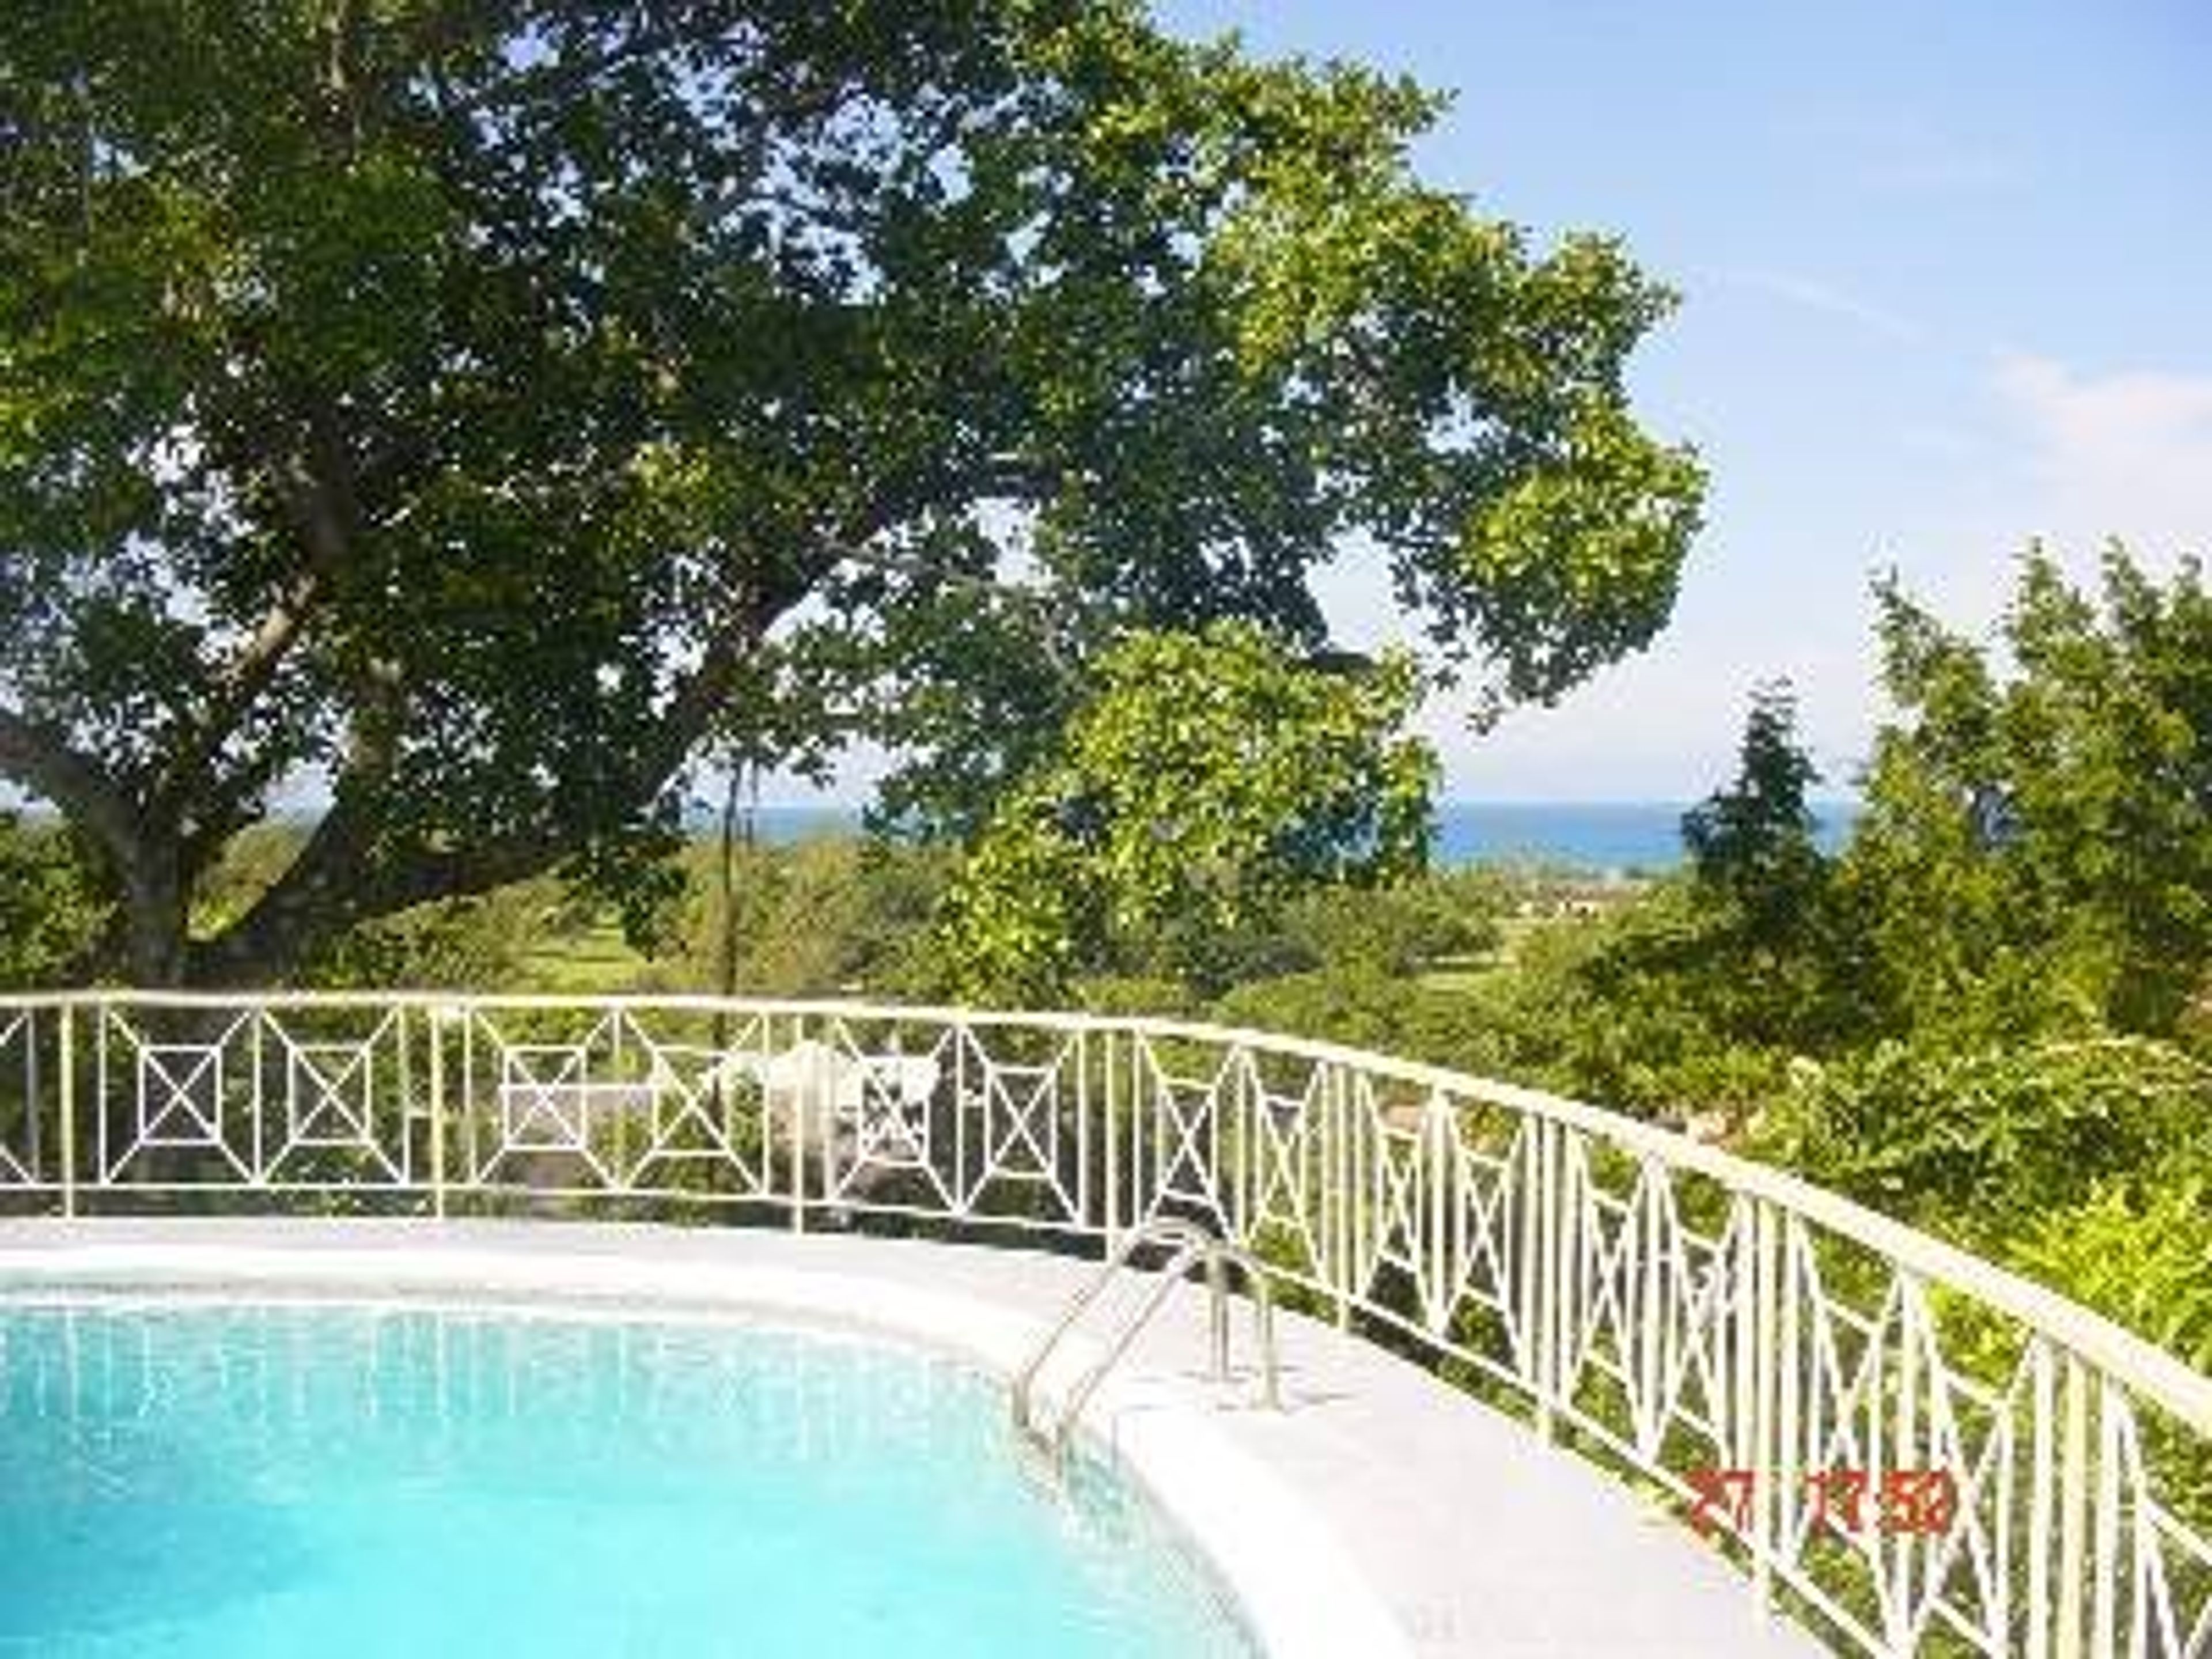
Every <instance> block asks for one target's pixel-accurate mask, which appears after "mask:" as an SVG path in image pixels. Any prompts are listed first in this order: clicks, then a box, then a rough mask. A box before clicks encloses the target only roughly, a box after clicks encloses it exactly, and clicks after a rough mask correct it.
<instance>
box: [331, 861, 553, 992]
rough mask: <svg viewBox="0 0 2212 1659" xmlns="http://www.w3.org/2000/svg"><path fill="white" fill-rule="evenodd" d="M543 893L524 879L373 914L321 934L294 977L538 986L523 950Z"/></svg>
mask: <svg viewBox="0 0 2212 1659" xmlns="http://www.w3.org/2000/svg"><path fill="white" fill-rule="evenodd" d="M550 897H551V895H550V893H549V892H548V891H547V890H546V889H545V887H544V884H539V883H526V884H520V885H518V886H514V887H507V888H501V889H500V890H497V891H495V892H491V893H487V894H483V895H482V896H472V897H469V898H458V899H442V900H440V901H438V902H435V903H430V904H420V905H416V906H415V907H414V908H411V909H407V910H402V911H400V912H398V914H396V915H388V916H379V917H377V918H376V919H375V920H374V921H367V922H363V923H362V924H360V925H359V926H356V927H349V928H348V929H347V930H346V931H345V932H344V933H340V934H338V935H337V937H335V938H333V939H328V940H325V941H324V942H323V943H322V944H321V945H319V947H318V948H317V949H316V950H315V951H313V952H312V953H311V954H310V955H309V956H308V957H307V959H306V960H305V961H303V962H302V963H301V964H300V969H299V981H300V983H301V985H303V986H307V987H312V988H314V989H317V990H359V991H385V990H395V989H398V990H439V991H515V990H524V989H532V988H540V987H538V985H537V983H536V982H535V981H533V979H532V976H531V975H529V974H528V973H527V972H526V963H527V952H528V951H529V948H530V946H531V945H532V943H534V942H535V941H536V940H537V939H538V938H540V937H541V936H542V933H543V932H544V923H545V921H546V917H547V913H548V910H549V908H550V906H549V900H550Z"/></svg>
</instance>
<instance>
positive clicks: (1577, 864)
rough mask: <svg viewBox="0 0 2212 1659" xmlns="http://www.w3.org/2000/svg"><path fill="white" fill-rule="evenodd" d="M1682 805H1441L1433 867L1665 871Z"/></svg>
mask: <svg viewBox="0 0 2212 1659" xmlns="http://www.w3.org/2000/svg"><path fill="white" fill-rule="evenodd" d="M1691 805H1692V802H1689V801H1660V800H1636V801H1571V800H1548V801H1546V800H1525V801H1483V800H1453V801H1442V802H1439V803H1438V804H1437V840H1436V846H1435V849H1434V850H1435V858H1436V861H1437V864H1439V865H1442V866H1445V867H1447V868H1457V867H1462V866H1467V865H1470V864H1483V863H1504V864H1524V865H1525V864H1538V865H1556V866H1566V867H1570V868H1573V869H1577V870H1589V871H1624V872H1636V871H1650V872H1656V871H1662V870H1667V869H1671V868H1672V867H1674V866H1675V865H1677V864H1680V862H1681V861H1682V814H1683V813H1685V812H1686V811H1689V810H1690V807H1691ZM1858 810H1859V809H1858V806H1857V803H1855V802H1850V801H1822V802H1819V803H1817V804H1816V805H1815V806H1814V813H1815V815H1816V816H1817V817H1818V818H1819V821H1820V829H1819V835H1820V843H1821V845H1822V846H1823V847H1825V848H1827V849H1828V850H1830V851H1833V850H1834V849H1835V848H1838V847H1840V846H1841V845H1842V844H1843V842H1844V840H1845V839H1846V838H1847V837H1848V836H1850V829H1851V823H1852V822H1853V820H1854V819H1856V818H1857V816H1858ZM758 823H759V832H760V836H761V839H762V840H763V841H766V842H772V843H775V844H776V845H781V846H787V845H790V844H792V843H793V842H802V841H811V840H816V839H818V838H820V837H822V836H848V835H852V834H854V832H856V831H857V830H858V829H859V828H860V811H859V809H857V808H855V807H849V806H836V805H820V806H813V805H804V806H802V805H784V806H763V807H762V808H761V809H760V817H759V820H758Z"/></svg>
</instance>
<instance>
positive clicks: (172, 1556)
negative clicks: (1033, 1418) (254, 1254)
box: [0, 1301, 1252, 1659]
mask: <svg viewBox="0 0 2212 1659" xmlns="http://www.w3.org/2000/svg"><path fill="white" fill-rule="evenodd" d="M1011 1441H1012V1437H1011V1435H1010V1433H1009V1431H1007V1429H1006V1425H1005V1415H1004V1406H1003V1399H1002V1395H1001V1394H1000V1389H999V1388H998V1386H997V1385H995V1384H994V1383H991V1382H990V1381H988V1380H987V1379H986V1378H983V1377H981V1376H977V1375H976V1374H975V1373H973V1372H971V1371H969V1370H966V1369H965V1368H963V1366H961V1365H959V1364H957V1363H955V1362H952V1361H950V1360H947V1359H945V1358H939V1357H938V1356H935V1355H933V1354H930V1353H927V1352H920V1351H916V1350H914V1349H910V1348H906V1347H901V1346H890V1345H886V1344H883V1343H879V1342H877V1341H874V1340H860V1339H857V1338H848V1337H845V1336H842V1335H837V1334H826V1333H816V1332H806V1331H795V1330H789V1329H770V1328H752V1327H749V1326H737V1325H713V1324H697V1325H686V1324H681V1323H665V1324H661V1323H637V1322H611V1321H599V1320H586V1319H579V1318H563V1317H558V1316H539V1315H537V1314H534V1313H532V1314H520V1313H514V1314H500V1313H495V1312H483V1311H475V1310H471V1311H468V1312H457V1311H451V1310H431V1309H422V1308H414V1309H392V1308H386V1309H368V1308H356V1307H328V1306H313V1305H307V1304H294V1305H286V1304H271V1305H253V1306H244V1305H236V1304H221V1305H215V1304H210V1305H201V1306H192V1305H188V1304H185V1305H173V1304H152V1305H118V1304H103V1303H98V1302H88V1303H82V1304H70V1305H43V1306H33V1305H24V1304H9V1303H8V1302H5V1301H0V1654H8V1655H11V1656H12V1655H15V1654H19V1653H20V1654H32V1653H35V1654H39V1655H42V1656H43V1655H50V1654H51V1655H88V1656H90V1655H97V1656H123V1655H131V1656H137V1655H151V1654H163V1655H210V1656H212V1655H222V1656H251V1655H279V1654H281V1655H285V1656H288V1659H289V1656H301V1655H306V1656H311V1659H335V1656H340V1655H356V1654H379V1655H381V1654H392V1655H407V1656H431V1655H461V1654H484V1655H499V1656H507V1655H518V1656H533V1659H535V1656H553V1655H586V1654H588V1655H592V1656H629V1655H635V1656H644V1655H690V1654H708V1655H720V1654H728V1655H745V1656H748V1659H771V1656H783V1655H806V1656H810V1659H848V1656H850V1659H865V1656H874V1655H896V1656H898V1659H935V1656H940V1655H942V1656H953V1655H958V1656H962V1659H988V1656H998V1655H1005V1656H1020V1659H1044V1656H1067V1659H1088V1656H1098V1659H1108V1656H1112V1659H1170V1656H1174V1659H1231V1656H1236V1659H1248V1656H1249V1655H1250V1654H1251V1652H1252V1650H1251V1648H1250V1647H1249V1644H1247V1643H1246V1641H1245V1640H1244V1638H1243V1637H1242V1636H1241V1634H1240V1633H1239V1631H1238V1628H1237V1625H1236V1623H1235V1621H1234V1620H1233V1619H1232V1618H1231V1616H1230V1615H1229V1614H1228V1613H1227V1612H1226V1611H1225V1608H1224V1607H1223V1605H1222V1603H1221V1602H1220V1601H1219V1600H1218V1597H1217V1595H1215V1594H1214V1592H1213V1591H1212V1587H1211V1585H1210V1583H1209V1581H1208V1580H1207V1578H1206V1575H1205V1574H1204V1573H1203V1572H1202V1571H1200V1570H1199V1569H1197V1568H1196V1567H1195V1566H1194V1564H1193V1563H1192V1562H1191V1560H1190V1559H1189V1557H1188V1555H1187V1554H1186V1553H1184V1552H1183V1551H1182V1550H1181V1549H1179V1548H1178V1547H1176V1546H1175V1545H1174V1543H1173V1542H1172V1541H1170V1538H1169V1536H1168V1535H1167V1534H1166V1532H1165V1530H1164V1527H1163V1525H1162V1523H1161V1522H1159V1520H1158V1517H1157V1516H1155V1515H1154V1514H1152V1512H1151V1511H1150V1510H1149V1509H1148V1508H1147V1507H1146V1505H1145V1504H1141V1503H1140V1502H1139V1501H1138V1500H1137V1499H1136V1498H1133V1496H1132V1495H1130V1494H1128V1493H1127V1492H1122V1491H1121V1490H1120V1489H1119V1488H1117V1487H1116V1486H1115V1485H1114V1484H1113V1483H1112V1482H1110V1481H1109V1480H1107V1479H1106V1478H1105V1477H1104V1476H1103V1474H1101V1473H1099V1472H1098V1471H1097V1470H1091V1471H1088V1472H1083V1471H1079V1473H1078V1478H1077V1479H1076V1480H1074V1481H1073V1491H1072V1492H1060V1491H1056V1490H1055V1489H1054V1487H1053V1486H1051V1484H1050V1483H1049V1482H1048V1481H1045V1480H1041V1479H1039V1478H1038V1476H1037V1474H1036V1472H1035V1471H1034V1470H1033V1469H1030V1468H1026V1467H1025V1466H1024V1461H1023V1459H1022V1458H1021V1457H1020V1456H1019V1455H1018V1454H1017V1453H1016V1451H1015V1449H1014V1448H1013V1446H1012V1443H1011Z"/></svg>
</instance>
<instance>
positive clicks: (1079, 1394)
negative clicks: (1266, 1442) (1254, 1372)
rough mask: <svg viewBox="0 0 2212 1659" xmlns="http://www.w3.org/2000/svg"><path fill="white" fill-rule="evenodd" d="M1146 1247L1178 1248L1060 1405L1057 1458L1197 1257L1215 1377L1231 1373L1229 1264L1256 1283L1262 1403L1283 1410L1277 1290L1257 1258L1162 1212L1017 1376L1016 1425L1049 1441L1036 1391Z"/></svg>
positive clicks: (1125, 1244)
mask: <svg viewBox="0 0 2212 1659" xmlns="http://www.w3.org/2000/svg"><path fill="white" fill-rule="evenodd" d="M1147 1245H1170V1246H1172V1247H1173V1249H1174V1254H1173V1255H1170V1257H1169V1258H1168V1261H1167V1262H1166V1264H1165V1265H1164V1267H1162V1268H1161V1270H1160V1272H1159V1273H1158V1278H1157V1280H1156V1282H1155V1283H1154V1285H1153V1286H1152V1290H1151V1291H1149V1292H1148V1293H1147V1294H1146V1297H1145V1299H1144V1301H1143V1303H1142V1304H1140V1305H1139V1307H1138V1309H1137V1311H1136V1313H1135V1314H1134V1315H1133V1316H1132V1317H1130V1318H1127V1319H1125V1320H1124V1321H1122V1322H1121V1328H1120V1329H1119V1330H1118V1331H1117V1332H1116V1333H1115V1336H1114V1339H1113V1340H1112V1341H1110V1342H1109V1344H1108V1345H1107V1348H1106V1352H1104V1353H1103V1355H1101V1356H1100V1357H1099V1358H1098V1359H1097V1360H1096V1361H1095V1362H1093V1363H1092V1364H1091V1367H1090V1369H1088V1370H1085V1372H1084V1374H1083V1376H1081V1377H1080V1378H1079V1379H1078V1381H1077V1383H1076V1384H1075V1386H1074V1387H1073V1389H1070V1390H1069V1391H1068V1393H1067V1395H1066V1399H1065V1400H1064V1401H1062V1402H1061V1406H1060V1414H1059V1418H1058V1420H1057V1421H1056V1422H1055V1423H1054V1425H1053V1432H1052V1437H1051V1441H1050V1445H1051V1449H1052V1450H1053V1452H1054V1455H1055V1456H1060V1455H1065V1453H1066V1449H1067V1440H1068V1437H1069V1435H1070V1434H1071V1433H1073V1430H1074V1425H1075V1423H1076V1419H1079V1417H1080V1416H1081V1415H1082V1414H1083V1408H1084V1407H1085V1406H1086V1405H1088V1404H1089V1403H1090V1401H1091V1395H1093V1394H1095V1393H1096V1392H1097V1389H1098V1387H1099V1385H1100V1384H1101V1383H1103V1382H1104V1381H1105V1379H1106V1374H1107V1373H1108V1372H1109V1371H1110V1370H1113V1368H1114V1367H1115V1365H1116V1364H1119V1363H1120V1362H1121V1358H1122V1356H1123V1355H1125V1354H1126V1353H1127V1352H1128V1351H1129V1348H1130V1346H1131V1345H1132V1344H1133V1343H1134V1342H1135V1341H1136V1340H1137V1337H1138V1335H1139V1334H1140V1333H1141V1332H1142V1331H1143V1329H1144V1328H1145V1327H1146V1325H1147V1324H1149V1323H1150V1322H1152V1316H1153V1315H1154V1314H1156V1313H1158V1311H1159V1309H1160V1306H1161V1304H1164V1302H1165V1301H1166V1300H1167V1298H1168V1297H1169V1295H1170V1292H1172V1291H1174V1289H1175V1287H1176V1285H1178V1284H1180V1283H1181V1282H1182V1277H1183V1274H1184V1273H1186V1272H1187V1271H1188V1269H1189V1267H1190V1265H1191V1263H1192V1262H1193V1261H1199V1262H1200V1263H1202V1264H1203V1265H1204V1267H1205V1269H1206V1304H1207V1334H1208V1338H1209V1343H1208V1346H1209V1349H1210V1353H1211V1358H1212V1375H1213V1377H1214V1379H1215V1380H1216V1381H1217V1382H1220V1381H1225V1380H1227V1377H1228V1376H1229V1283H1228V1273H1227V1271H1226V1270H1227V1268H1228V1267H1231V1266H1234V1267H1238V1268H1240V1269H1242V1270H1243V1274H1244V1277H1245V1280H1246V1282H1247V1283H1248V1284H1249V1285H1251V1287H1252V1301H1253V1315H1252V1318H1253V1332H1254V1335H1255V1339H1256V1340H1257V1342H1258V1345H1259V1349H1260V1363H1261V1404H1262V1405H1263V1406H1264V1407H1266V1408H1267V1409H1268V1410H1270V1411H1279V1410H1280V1409H1281V1407H1282V1389H1281V1381H1280V1367H1279V1364H1278V1358H1277V1354H1276V1350H1275V1298H1274V1287H1273V1285H1272V1284H1271V1283H1270V1282H1269V1281H1268V1279H1267V1274H1266V1273H1264V1272H1263V1271H1262V1270H1261V1266H1260V1263H1259V1261H1257V1260H1256V1259H1255V1257H1254V1256H1253V1255H1251V1254H1250V1253H1249V1251H1246V1250H1243V1249H1238V1248H1237V1246H1236V1245H1234V1244H1231V1243H1228V1242H1227V1241H1226V1240H1225V1239H1219V1238H1216V1237H1214V1236H1213V1235H1212V1233H1209V1232H1207V1231H1206V1230H1205V1229H1204V1228H1203V1227H1200V1226H1199V1225H1197V1224H1196V1223H1194V1222H1190V1221H1186V1220H1183V1219H1182V1218H1180V1217H1176V1216H1162V1217H1157V1218H1154V1219H1152V1220H1151V1221H1148V1222H1146V1224H1145V1225H1142V1226H1140V1227H1139V1228H1137V1229H1135V1230H1134V1231H1132V1232H1131V1233H1129V1234H1128V1235H1127V1237H1124V1238H1123V1239H1122V1240H1121V1243H1119V1244H1117V1245H1116V1246H1115V1248H1114V1249H1113V1250H1112V1251H1111V1252H1110V1253H1109V1255H1108V1256H1107V1258H1106V1260H1105V1261H1104V1262H1103V1263H1102V1264H1101V1265H1100V1267H1099V1270H1098V1272H1097V1273H1096V1274H1095V1275H1093V1276H1092V1278H1091V1282H1090V1283H1089V1284H1088V1285H1085V1286H1084V1288H1083V1289H1082V1291H1080V1292H1079V1293H1078V1294H1077V1296H1076V1297H1075V1298H1074V1300H1073V1301H1072V1302H1071V1303H1070V1304H1068V1307H1067V1310H1066V1312H1065V1313H1063V1314H1062V1315H1061V1316H1060V1322H1058V1323H1057V1324H1055V1325H1054V1327H1053V1328H1052V1329H1051V1330H1050V1331H1049V1332H1048V1333H1047V1334H1046V1335H1045V1338H1044V1340H1042V1342H1040V1343H1039V1344H1038V1345H1037V1346H1036V1349H1035V1350H1034V1351H1033V1352H1031V1353H1030V1358H1029V1359H1028V1361H1027V1363H1025V1364H1024V1365H1023V1366H1022V1368H1021V1370H1019V1371H1018V1372H1017V1373H1016V1374H1015V1376H1014V1381H1013V1386H1012V1394H1011V1397H1010V1401H1009V1403H1010V1406H1011V1408H1012V1413H1013V1419H1014V1425H1015V1426H1016V1427H1017V1428H1018V1429H1020V1430H1021V1431H1023V1432H1024V1434H1026V1435H1029V1436H1030V1437H1031V1438H1033V1439H1036V1440H1037V1441H1039V1442H1040V1443H1042V1442H1043V1440H1044V1437H1043V1436H1042V1435H1041V1434H1039V1433H1038V1432H1037V1430H1036V1425H1035V1424H1034V1423H1033V1422H1032V1421H1031V1418H1030V1395H1031V1391H1032V1390H1033V1389H1034V1388H1035V1386H1036V1380H1037V1377H1038V1376H1039V1375H1040V1374H1041V1373H1042V1371H1043V1370H1044V1367H1045V1364H1046V1363H1047V1362H1048V1360H1049V1359H1050V1358H1051V1357H1052V1355H1053V1353H1054V1351H1055V1350H1056V1349H1057V1348H1058V1347H1059V1346H1060V1342H1061V1340H1063V1339H1065V1338H1066V1335H1067V1334H1068V1333H1069V1332H1070V1331H1072V1330H1073V1329H1074V1328H1075V1325H1076V1323H1077V1322H1078V1321H1079V1320H1080V1319H1081V1318H1082V1317H1083V1316H1084V1314H1085V1312H1086V1311H1088V1310H1089V1309H1090V1308H1091V1304H1093V1303H1095V1302H1097V1299H1098V1298H1099V1297H1100V1296H1101V1295H1103V1293H1104V1292H1105V1290H1106V1287H1107V1286H1108V1285H1110V1284H1112V1283H1113V1282H1114V1280H1115V1279H1116V1278H1117V1277H1118V1276H1119V1275H1120V1274H1121V1271H1122V1270H1123V1269H1124V1268H1126V1267H1127V1266H1128V1265H1129V1260H1130V1258H1131V1257H1132V1256H1133V1255H1135V1254H1136V1253H1137V1252H1138V1251H1139V1250H1140V1249H1144V1248H1145V1247H1146V1246H1147Z"/></svg>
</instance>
